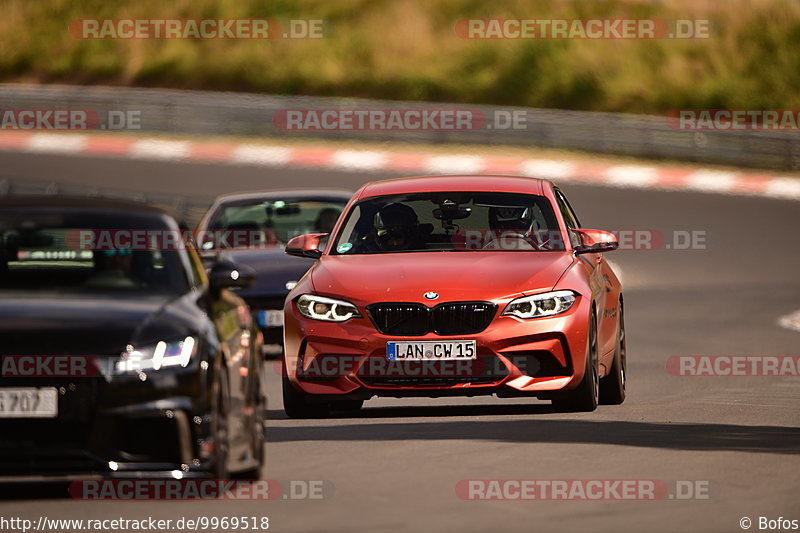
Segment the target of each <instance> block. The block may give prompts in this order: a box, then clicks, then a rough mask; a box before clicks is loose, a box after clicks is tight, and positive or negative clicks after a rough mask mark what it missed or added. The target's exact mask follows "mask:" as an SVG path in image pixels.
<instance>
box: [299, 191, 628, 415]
mask: <svg viewBox="0 0 800 533" xmlns="http://www.w3.org/2000/svg"><path fill="white" fill-rule="evenodd" d="M615 248H617V240H616V238H615V236H614V235H613V234H611V233H607V232H604V231H600V230H595V229H587V228H582V227H581V225H580V222H579V221H578V217H577V216H576V214H575V212H574V211H573V209H572V207H571V206H570V204H569V202H568V201H567V199H566V197H565V196H564V194H563V193H562V192H561V191H560V190H559V188H558V187H557V186H556V185H555V184H553V183H552V182H550V181H547V180H540V179H531V178H520V177H505V176H436V177H418V178H404V179H394V180H386V181H379V182H374V183H369V184H367V185H364V186H363V187H362V188H361V189H360V190H359V191H358V192H357V193H356V194H355V195H354V196H353V198H352V199H351V200H350V202H349V203H348V205H347V206H346V208H345V210H344V213H343V214H342V216H341V217H340V219H339V221H338V223H337V224H336V227H335V228H334V229H333V231H332V233H331V234H329V235H328V234H319V233H317V234H311V235H303V236H300V237H296V238H294V239H292V240H291V241H289V243H288V244H287V246H286V253H288V254H290V255H298V256H302V257H311V258H314V259H316V262H315V263H314V265H313V266H312V267H311V268H310V270H309V271H308V272H307V273H306V275H305V276H304V277H303V278H302V279H301V280H300V281H299V282H298V283H297V286H296V287H295V288H294V289H293V290H292V291H291V292H290V293H289V294H288V296H287V298H286V301H285V304H284V322H285V327H284V344H285V357H284V363H283V371H284V374H283V400H284V409H285V410H286V413H287V414H288V415H289V416H291V417H300V418H303V417H319V416H325V415H326V414H328V413H329V412H330V411H331V410H354V409H359V408H360V407H361V406H362V405H363V402H364V400H367V399H369V398H371V397H373V396H392V397H408V396H428V397H440V396H454V395H455V396H474V395H485V394H496V395H498V396H502V397H509V396H527V397H537V398H541V399H549V400H552V402H553V403H554V404H555V405H556V406H557V407H558V408H560V409H564V410H574V411H592V410H594V409H595V408H596V407H597V405H598V403H606V404H619V403H622V402H623V401H624V399H625V368H626V354H625V324H624V314H623V297H622V288H621V284H620V281H619V279H618V278H617V276H616V275H615V274H614V271H613V270H612V268H611V266H610V265H609V264H608V262H607V261H606V260H605V259H604V258H603V252H607V251H610V250H614V249H615Z"/></svg>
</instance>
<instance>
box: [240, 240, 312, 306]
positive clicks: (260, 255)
mask: <svg viewBox="0 0 800 533" xmlns="http://www.w3.org/2000/svg"><path fill="white" fill-rule="evenodd" d="M225 257H226V258H229V259H231V260H233V261H234V262H235V263H236V264H238V265H247V266H249V267H250V268H252V269H253V270H255V271H256V281H255V283H253V285H251V286H250V287H248V288H247V289H242V290H238V291H236V293H237V294H238V295H239V296H241V297H242V298H244V299H245V300H250V299H253V298H259V297H269V296H286V295H287V294H288V293H289V289H287V288H286V283H287V282H290V281H297V280H299V279H300V278H301V277H303V274H305V273H306V272H307V271H308V269H309V268H311V265H313V264H314V260H313V259H306V258H303V257H294V256H291V255H286V253H285V252H284V251H283V249H282V248H281V249H278V248H275V249H270V250H247V251H242V252H226V253H225Z"/></svg>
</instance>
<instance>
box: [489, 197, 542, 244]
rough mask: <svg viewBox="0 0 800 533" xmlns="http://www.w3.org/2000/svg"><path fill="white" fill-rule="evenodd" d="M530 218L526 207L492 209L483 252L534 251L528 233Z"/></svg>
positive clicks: (529, 211)
mask: <svg viewBox="0 0 800 533" xmlns="http://www.w3.org/2000/svg"><path fill="white" fill-rule="evenodd" d="M531 224H532V217H531V210H530V208H528V207H492V208H490V209H489V227H490V229H491V230H492V231H491V232H490V233H489V234H488V235H487V239H486V240H485V242H484V244H483V248H484V249H485V250H534V249H535V248H536V247H535V246H534V245H533V244H531V239H530V237H529V232H530V229H531Z"/></svg>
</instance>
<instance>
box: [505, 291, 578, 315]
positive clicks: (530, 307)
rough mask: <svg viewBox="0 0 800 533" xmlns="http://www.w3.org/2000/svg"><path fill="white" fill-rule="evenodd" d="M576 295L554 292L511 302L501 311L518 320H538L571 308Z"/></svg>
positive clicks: (571, 292) (566, 292)
mask: <svg viewBox="0 0 800 533" xmlns="http://www.w3.org/2000/svg"><path fill="white" fill-rule="evenodd" d="M577 299H578V294H577V293H575V292H573V291H554V292H545V293H542V294H534V295H532V296H523V297H522V298H517V299H516V300H512V301H511V302H509V304H508V305H507V306H506V308H505V310H504V311H503V314H504V315H512V316H515V317H518V318H540V317H545V316H555V315H559V314H561V313H564V312H566V311H568V310H569V309H570V307H572V304H574V303H575V300H577Z"/></svg>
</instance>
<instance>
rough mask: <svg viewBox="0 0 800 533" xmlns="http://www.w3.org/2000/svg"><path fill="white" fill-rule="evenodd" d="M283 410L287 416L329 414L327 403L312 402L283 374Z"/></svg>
mask: <svg viewBox="0 0 800 533" xmlns="http://www.w3.org/2000/svg"><path fill="white" fill-rule="evenodd" d="M283 410H284V411H285V412H286V415H287V416H288V417H289V418H324V417H326V416H328V415H329V414H330V411H331V408H330V405H329V404H327V403H314V402H312V401H311V400H310V399H309V397H308V395H307V394H305V393H303V392H302V391H299V390H297V389H296V388H295V387H294V385H292V383H291V382H290V381H289V378H287V377H286V376H285V375H284V376H283Z"/></svg>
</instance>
